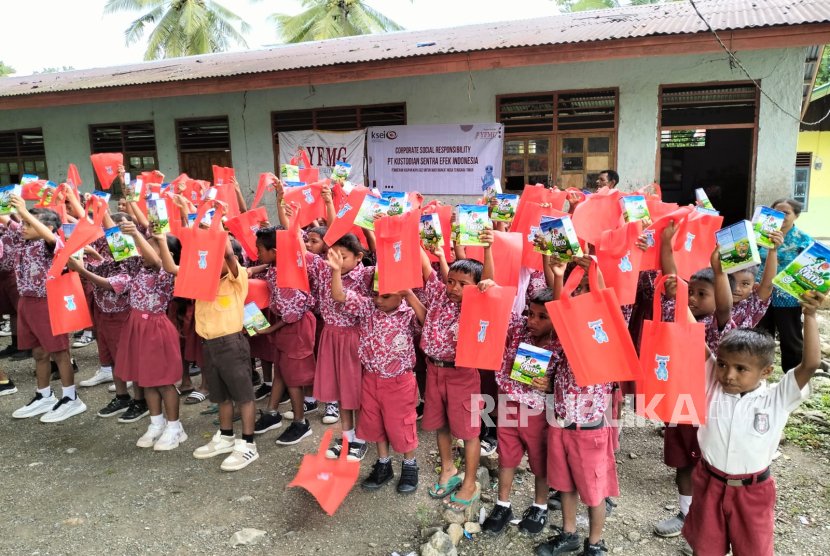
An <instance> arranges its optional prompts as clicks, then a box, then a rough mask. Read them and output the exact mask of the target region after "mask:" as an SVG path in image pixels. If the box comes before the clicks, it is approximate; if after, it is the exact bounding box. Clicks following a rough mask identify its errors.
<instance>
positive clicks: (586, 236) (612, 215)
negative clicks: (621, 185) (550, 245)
mask: <svg viewBox="0 0 830 556" xmlns="http://www.w3.org/2000/svg"><path fill="white" fill-rule="evenodd" d="M622 196H623V194H622V193H621V192H620V191H619V190H617V189H612V190H610V191H607V192H605V193H603V194H600V193H599V192H597V193H595V194H593V195H588V196H587V197H586V198H585V200H584V201H583V202H581V203H579V204H578V205H576V209H574V213H573V216H572V217H571V220H572V221H573V225H574V229H575V230H576V235H577V236H578V237H579V239H582V240H585V241H587V242H588V243H591V244H593V245H599V242H600V240H601V239H602V233H603V232H604V231H606V230H615V229H617V228H619V227H620V224H621V223H622V207H620V197H622Z"/></svg>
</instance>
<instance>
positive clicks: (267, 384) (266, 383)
mask: <svg viewBox="0 0 830 556" xmlns="http://www.w3.org/2000/svg"><path fill="white" fill-rule="evenodd" d="M273 385H274V382H273V381H271V382H268V381H266V382H265V386H273Z"/></svg>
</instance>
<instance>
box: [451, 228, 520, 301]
mask: <svg viewBox="0 0 830 556" xmlns="http://www.w3.org/2000/svg"><path fill="white" fill-rule="evenodd" d="M493 236H494V239H495V241H494V242H493V246H492V247H491V249H492V250H493V261H494V262H495V266H496V268H495V269H494V270H495V273H494V275H493V281H494V282H495V283H496V284H498V285H499V286H514V287H516V288H518V287H519V274H520V272H521V270H522V247H523V245H522V236H520V235H519V234H511V233H510V232H493ZM464 254H465V255H466V257H467V258H468V259H475V260H477V261H479V262H480V263H484V247H465V248H464Z"/></svg>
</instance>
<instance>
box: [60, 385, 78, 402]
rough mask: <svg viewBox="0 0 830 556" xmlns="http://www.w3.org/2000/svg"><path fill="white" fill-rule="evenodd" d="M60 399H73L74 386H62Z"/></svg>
mask: <svg viewBox="0 0 830 556" xmlns="http://www.w3.org/2000/svg"><path fill="white" fill-rule="evenodd" d="M61 398H69V399H70V400H74V399H75V386H74V385H72V386H64V387H63V392H62V393H61Z"/></svg>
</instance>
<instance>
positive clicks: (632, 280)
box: [597, 220, 643, 305]
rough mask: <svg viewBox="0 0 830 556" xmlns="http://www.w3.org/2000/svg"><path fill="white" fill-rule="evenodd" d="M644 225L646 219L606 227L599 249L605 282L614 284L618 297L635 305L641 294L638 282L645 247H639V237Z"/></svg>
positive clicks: (623, 301)
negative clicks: (612, 228) (638, 295)
mask: <svg viewBox="0 0 830 556" xmlns="http://www.w3.org/2000/svg"><path fill="white" fill-rule="evenodd" d="M642 229H643V223H642V222H641V221H639V220H637V221H634V222H629V223H628V224H626V225H625V226H623V227H622V228H617V229H616V230H606V231H605V233H603V234H602V239H601V240H600V244H599V248H598V249H597V262H598V263H599V269H600V270H601V271H602V277H603V279H604V280H605V286H606V287H608V288H614V293H616V294H617V301H619V302H620V303H621V304H622V305H631V304H633V303H634V301H635V300H636V298H637V282H638V281H639V279H640V263H641V262H642V260H643V250H642V249H640V248H639V247H637V238H638V237H640V231H641V230H642Z"/></svg>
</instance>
